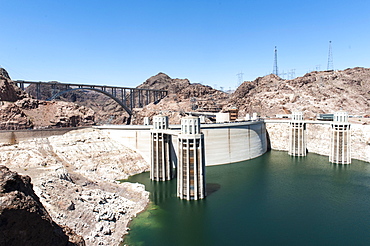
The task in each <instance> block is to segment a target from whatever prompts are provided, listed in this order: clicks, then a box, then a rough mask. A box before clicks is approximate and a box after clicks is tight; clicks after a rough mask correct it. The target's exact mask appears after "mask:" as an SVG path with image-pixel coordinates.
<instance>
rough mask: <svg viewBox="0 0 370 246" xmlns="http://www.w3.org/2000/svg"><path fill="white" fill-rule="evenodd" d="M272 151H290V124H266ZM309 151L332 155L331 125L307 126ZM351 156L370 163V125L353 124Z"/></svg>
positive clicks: (308, 124) (314, 124)
mask: <svg viewBox="0 0 370 246" xmlns="http://www.w3.org/2000/svg"><path fill="white" fill-rule="evenodd" d="M266 130H267V133H268V138H269V141H270V146H271V149H274V150H283V151H288V141H289V123H288V122H281V123H277V122H266ZM306 134H307V135H306V136H307V151H308V152H311V153H316V154H319V155H326V156H329V154H330V134H331V128H330V123H328V124H325V123H322V124H316V123H313V124H310V123H307V124H306ZM351 156H352V158H353V159H357V160H361V161H366V162H370V125H361V124H351Z"/></svg>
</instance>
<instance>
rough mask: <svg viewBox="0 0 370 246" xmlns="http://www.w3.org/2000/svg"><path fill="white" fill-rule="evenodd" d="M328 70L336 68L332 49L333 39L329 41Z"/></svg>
mask: <svg viewBox="0 0 370 246" xmlns="http://www.w3.org/2000/svg"><path fill="white" fill-rule="evenodd" d="M327 70H328V71H330V70H334V65H333V52H332V50H331V41H329V54H328V67H327Z"/></svg>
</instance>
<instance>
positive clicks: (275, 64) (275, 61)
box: [272, 46, 279, 76]
mask: <svg viewBox="0 0 370 246" xmlns="http://www.w3.org/2000/svg"><path fill="white" fill-rule="evenodd" d="M272 73H273V74H275V75H277V76H279V71H278V65H277V47H276V46H275V59H274V70H273V72H272Z"/></svg>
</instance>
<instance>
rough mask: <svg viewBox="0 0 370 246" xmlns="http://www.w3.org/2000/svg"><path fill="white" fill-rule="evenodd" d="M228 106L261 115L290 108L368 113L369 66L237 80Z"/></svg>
mask: <svg viewBox="0 0 370 246" xmlns="http://www.w3.org/2000/svg"><path fill="white" fill-rule="evenodd" d="M228 106H236V107H238V108H239V109H240V114H242V115H243V114H245V113H250V112H257V113H258V114H259V115H261V116H263V117H264V116H269V117H273V116H275V115H276V114H284V113H289V112H291V111H303V112H304V115H305V117H314V116H315V115H316V114H319V113H333V112H336V111H339V110H341V109H342V110H344V111H347V112H349V113H350V114H351V115H366V114H370V112H369V111H370V69H369V68H359V67H356V68H352V69H346V70H344V71H322V72H317V71H314V72H311V73H307V74H306V75H304V76H303V77H298V78H295V79H292V80H283V79H281V78H279V77H278V76H276V75H272V74H271V75H267V76H265V77H260V78H257V79H255V80H254V81H246V82H244V83H243V84H241V85H240V86H239V88H238V89H237V90H236V91H235V92H234V93H233V95H232V97H231V99H230V102H229V105H228Z"/></svg>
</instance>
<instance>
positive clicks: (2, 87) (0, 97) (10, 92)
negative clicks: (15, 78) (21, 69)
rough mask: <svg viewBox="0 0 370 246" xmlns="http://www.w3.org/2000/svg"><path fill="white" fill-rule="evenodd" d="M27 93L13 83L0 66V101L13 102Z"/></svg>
mask: <svg viewBox="0 0 370 246" xmlns="http://www.w3.org/2000/svg"><path fill="white" fill-rule="evenodd" d="M25 97H27V94H26V93H25V92H23V91H22V90H21V89H20V88H18V87H17V86H15V85H14V83H13V82H12V80H11V79H10V77H9V74H8V72H7V71H6V70H5V69H4V68H0V101H8V102H15V101H17V100H20V99H22V98H25Z"/></svg>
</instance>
